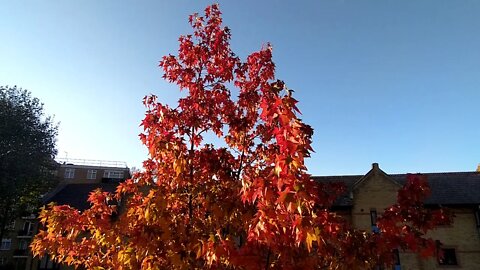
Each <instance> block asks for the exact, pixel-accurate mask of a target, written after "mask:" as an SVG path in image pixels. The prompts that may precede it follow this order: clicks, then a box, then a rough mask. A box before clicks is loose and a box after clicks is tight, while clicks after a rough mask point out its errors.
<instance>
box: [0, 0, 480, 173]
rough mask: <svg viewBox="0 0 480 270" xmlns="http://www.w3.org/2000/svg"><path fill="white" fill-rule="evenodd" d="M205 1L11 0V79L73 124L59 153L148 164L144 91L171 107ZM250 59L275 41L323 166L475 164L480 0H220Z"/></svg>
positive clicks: (4, 56)
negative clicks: (183, 41)
mask: <svg viewBox="0 0 480 270" xmlns="http://www.w3.org/2000/svg"><path fill="white" fill-rule="evenodd" d="M209 3H211V2H206V1H106V0H105V1H40V0H37V1H21V0H17V1H2V2H1V3H0V37H1V41H0V85H6V84H8V85H14V84H15V85H18V86H21V87H23V88H27V89H29V90H30V91H31V92H32V93H33V95H34V96H36V97H38V98H40V99H41V100H42V101H43V102H44V103H45V108H46V110H47V112H48V113H49V114H55V116H56V120H57V121H60V122H61V124H60V130H59V132H60V134H59V137H58V148H59V156H62V157H63V156H65V152H68V156H69V157H70V158H88V159H107V160H121V161H126V162H127V163H128V164H129V165H130V166H139V165H140V164H141V162H142V161H143V160H144V159H145V158H146V151H145V150H144V147H143V146H142V145H141V144H140V142H139V140H138V136H137V135H138V134H139V133H140V128H139V127H138V125H139V123H140V121H141V119H142V118H143V115H144V108H143V105H142V104H141V100H142V98H143V96H145V95H146V94H149V93H155V94H156V95H158V96H159V97H160V99H161V100H162V101H164V102H166V103H170V104H172V103H173V102H175V100H176V98H178V97H179V93H178V91H177V90H176V88H175V87H174V86H172V85H169V84H167V83H166V82H164V81H163V80H162V79H161V75H162V73H161V71H160V69H159V68H158V67H157V64H158V61H159V60H160V59H161V57H162V56H163V55H165V54H168V53H175V52H176V51H177V45H178V42H177V40H178V36H179V35H181V34H186V33H190V29H189V26H188V23H187V17H188V15H189V14H191V13H193V12H196V11H198V12H201V11H203V9H204V7H205V6H206V5H208V4H209ZM220 5H221V9H222V11H223V13H224V16H223V17H224V22H225V24H226V25H228V26H229V27H230V28H231V29H232V34H233V39H232V47H233V48H234V50H235V51H236V52H237V53H238V54H239V55H240V56H241V57H245V56H246V55H247V54H248V53H250V52H252V51H254V50H257V49H259V48H260V47H261V46H262V44H264V43H266V42H271V43H272V44H273V48H274V60H275V62H276V65H277V76H278V78H281V79H283V80H285V81H286V83H287V85H288V86H289V87H290V88H293V89H295V91H296V92H295V94H296V98H297V99H298V100H299V101H300V103H299V107H300V109H301V110H302V111H303V119H304V121H305V122H307V123H309V124H310V125H312V126H313V128H314V129H315V135H314V141H315V142H314V149H315V150H316V153H315V154H314V155H313V156H312V158H311V159H310V160H309V161H308V166H309V171H310V172H311V173H312V174H315V175H330V174H363V173H366V172H367V171H368V170H369V169H370V166H371V165H370V164H371V163H372V162H378V163H380V167H381V168H382V169H384V170H385V171H386V172H387V173H404V172H438V171H465V170H474V169H475V168H476V166H477V164H478V163H479V162H480V124H479V117H480V106H479V102H480V16H479V14H480V1H474V0H470V1H468V0H465V1H441V0H431V1H413V0H412V1H393V0H392V1H389V0H385V1H357V0H351V1H347V0H343V1H341V0H328V1H303V2H301V1H298V2H297V1H273V0H272V1H220Z"/></svg>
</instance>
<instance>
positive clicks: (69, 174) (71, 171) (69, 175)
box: [64, 168, 75, 179]
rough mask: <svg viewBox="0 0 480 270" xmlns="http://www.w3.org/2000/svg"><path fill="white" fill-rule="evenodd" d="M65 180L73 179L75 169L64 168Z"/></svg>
mask: <svg viewBox="0 0 480 270" xmlns="http://www.w3.org/2000/svg"><path fill="white" fill-rule="evenodd" d="M64 177H65V179H73V178H74V177H75V168H65V175H64Z"/></svg>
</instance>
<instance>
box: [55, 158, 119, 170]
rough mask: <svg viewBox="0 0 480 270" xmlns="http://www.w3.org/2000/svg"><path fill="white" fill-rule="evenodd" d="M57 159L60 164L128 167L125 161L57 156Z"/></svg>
mask: <svg viewBox="0 0 480 270" xmlns="http://www.w3.org/2000/svg"><path fill="white" fill-rule="evenodd" d="M55 160H56V161H57V162H58V163H60V164H73V165H83V166H99V167H116V168H128V166H127V163H126V162H124V161H112V160H97V159H79V158H56V159H55Z"/></svg>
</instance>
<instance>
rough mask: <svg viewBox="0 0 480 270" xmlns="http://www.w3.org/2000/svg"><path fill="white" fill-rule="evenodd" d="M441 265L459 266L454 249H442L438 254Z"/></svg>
mask: <svg viewBox="0 0 480 270" xmlns="http://www.w3.org/2000/svg"><path fill="white" fill-rule="evenodd" d="M438 264H439V265H458V262H457V254H456V253H455V249H454V248H441V249H440V254H438Z"/></svg>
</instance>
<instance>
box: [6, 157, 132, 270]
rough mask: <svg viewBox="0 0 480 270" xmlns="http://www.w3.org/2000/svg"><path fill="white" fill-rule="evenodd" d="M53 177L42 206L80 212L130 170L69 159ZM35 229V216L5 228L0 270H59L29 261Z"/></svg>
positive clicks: (120, 164) (107, 163)
mask: <svg viewBox="0 0 480 270" xmlns="http://www.w3.org/2000/svg"><path fill="white" fill-rule="evenodd" d="M56 176H57V177H58V178H59V180H60V183H59V185H58V187H57V188H56V189H55V190H53V191H52V192H51V193H49V194H47V195H46V196H45V197H44V198H43V200H44V202H45V203H49V202H56V203H57V204H69V205H71V206H73V207H76V208H78V209H80V210H83V209H86V208H87V207H88V202H87V197H88V195H89V193H90V192H91V191H93V190H95V189H97V188H102V189H103V190H105V191H110V192H112V191H114V190H115V188H116V186H117V184H118V183H119V182H121V181H124V180H125V179H128V178H130V169H129V168H128V167H127V165H126V163H124V162H115V161H101V160H80V159H69V160H62V161H60V162H59V163H58V167H57V170H56ZM37 227H38V222H37V220H36V216H35V215H28V216H22V217H20V218H17V219H16V220H15V221H14V222H13V223H12V224H10V225H9V226H7V229H8V230H7V232H6V234H5V236H4V237H3V239H2V241H1V245H0V270H3V269H5V270H24V269H26V270H30V269H59V268H58V267H57V266H56V265H54V264H53V263H52V262H51V261H47V260H46V258H44V259H43V260H42V261H38V260H33V259H32V256H31V253H30V251H29V248H28V247H29V245H30V242H31V240H32V237H33V235H34V234H35V233H36V232H37V229H38V228H37Z"/></svg>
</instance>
